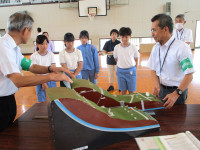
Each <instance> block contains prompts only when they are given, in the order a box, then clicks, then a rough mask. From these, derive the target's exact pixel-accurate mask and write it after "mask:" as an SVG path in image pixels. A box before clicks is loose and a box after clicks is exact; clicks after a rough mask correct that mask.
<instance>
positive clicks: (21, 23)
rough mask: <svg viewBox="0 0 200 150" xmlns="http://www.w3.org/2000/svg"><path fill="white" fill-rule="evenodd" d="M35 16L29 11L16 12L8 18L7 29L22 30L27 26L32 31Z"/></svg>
mask: <svg viewBox="0 0 200 150" xmlns="http://www.w3.org/2000/svg"><path fill="white" fill-rule="evenodd" d="M33 22H34V20H33V18H32V17H31V16H30V15H29V14H28V13H27V12H25V11H24V12H16V13H14V14H12V15H11V16H10V17H9V18H8V23H7V29H8V31H19V32H21V31H22V30H24V29H25V28H28V30H29V31H30V30H31V29H32V26H33Z"/></svg>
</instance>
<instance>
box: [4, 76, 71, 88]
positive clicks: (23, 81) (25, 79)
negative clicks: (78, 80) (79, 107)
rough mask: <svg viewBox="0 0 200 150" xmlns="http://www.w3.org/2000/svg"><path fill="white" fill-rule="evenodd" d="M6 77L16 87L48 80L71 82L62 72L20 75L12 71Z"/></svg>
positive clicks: (33, 84)
mask: <svg viewBox="0 0 200 150" xmlns="http://www.w3.org/2000/svg"><path fill="white" fill-rule="evenodd" d="M7 77H8V78H9V79H10V80H12V82H13V83H14V84H15V86H16V87H18V88H19V87H26V86H35V85H39V84H43V83H47V82H49V81H55V82H57V81H67V82H71V83H72V80H71V79H70V78H69V77H68V76H66V75H64V74H62V73H49V74H47V75H41V76H22V75H21V74H20V73H13V74H9V75H7Z"/></svg>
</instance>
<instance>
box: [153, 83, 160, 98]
mask: <svg viewBox="0 0 200 150" xmlns="http://www.w3.org/2000/svg"><path fill="white" fill-rule="evenodd" d="M159 92H160V86H159V85H157V86H154V88H153V95H154V96H157V97H160V95H159Z"/></svg>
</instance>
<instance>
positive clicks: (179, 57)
mask: <svg viewBox="0 0 200 150" xmlns="http://www.w3.org/2000/svg"><path fill="white" fill-rule="evenodd" d="M151 21H152V27H151V31H152V37H153V38H154V40H155V41H156V42H157V43H156V45H155V46H154V47H153V49H152V52H151V56H150V58H149V61H148V64H147V66H148V67H149V68H151V69H152V77H153V81H154V89H153V94H154V95H156V96H158V97H160V98H161V99H162V100H163V101H164V102H165V104H164V106H165V107H166V108H171V107H172V106H173V105H174V104H184V103H185V102H186V99H187V95H188V89H187V87H188V85H189V84H190V82H191V81H192V78H193V72H194V68H193V65H192V53H191V50H190V48H189V47H188V46H187V44H185V43H183V42H181V41H179V40H177V39H176V38H175V37H174V36H172V33H173V21H172V18H171V17H170V16H168V15H166V14H158V15H156V16H154V17H153V18H152V19H151Z"/></svg>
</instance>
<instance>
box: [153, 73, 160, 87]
mask: <svg viewBox="0 0 200 150" xmlns="http://www.w3.org/2000/svg"><path fill="white" fill-rule="evenodd" d="M151 76H152V79H153V82H154V85H155V86H159V85H160V82H159V78H158V76H157V75H156V72H155V71H153V70H152V71H151Z"/></svg>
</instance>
